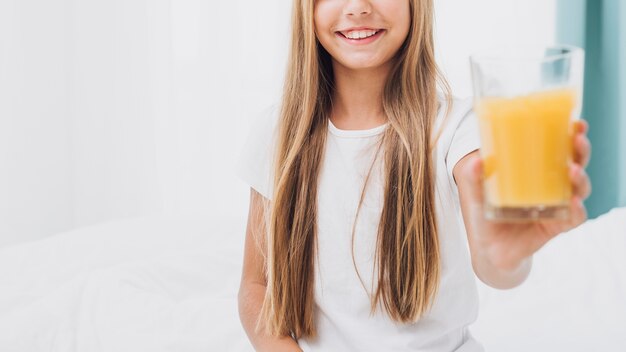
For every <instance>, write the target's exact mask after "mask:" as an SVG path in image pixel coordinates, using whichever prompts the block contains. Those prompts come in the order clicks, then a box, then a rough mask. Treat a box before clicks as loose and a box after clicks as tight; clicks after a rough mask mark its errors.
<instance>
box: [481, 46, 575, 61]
mask: <svg viewBox="0 0 626 352" xmlns="http://www.w3.org/2000/svg"><path fill="white" fill-rule="evenodd" d="M536 49H542V50H544V52H545V51H547V50H550V49H557V50H558V49H562V50H564V51H566V52H563V53H557V54H549V55H544V56H532V55H533V54H524V50H519V51H514V52H513V53H512V54H511V52H510V50H509V51H507V50H499V49H491V50H486V51H478V52H474V53H472V54H470V56H469V58H470V62H472V63H479V62H492V63H493V62H518V63H519V62H526V63H530V62H535V63H536V62H550V61H556V60H559V59H565V58H571V57H575V56H581V55H583V54H584V49H582V48H581V47H578V46H575V45H569V44H554V45H546V46H543V47H540V48H536Z"/></svg>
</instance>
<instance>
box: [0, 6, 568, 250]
mask: <svg viewBox="0 0 626 352" xmlns="http://www.w3.org/2000/svg"><path fill="white" fill-rule="evenodd" d="M435 1H436V9H437V38H438V53H439V61H440V62H441V64H442V65H443V68H444V70H445V71H446V72H447V74H448V77H449V79H450V81H451V84H452V86H453V88H454V90H455V93H456V94H457V95H459V96H466V95H469V94H470V93H471V92H470V91H469V81H468V79H469V70H468V61H467V60H468V54H469V53H470V52H471V51H473V50H476V49H480V48H484V47H490V46H492V45H493V44H497V43H501V42H503V41H515V42H520V43H522V44H524V43H537V42H542V43H550V42H552V41H553V38H554V18H555V2H556V0H527V1H523V2H521V1H517V0H473V1H466V0H435ZM289 8H290V6H289V1H286V0H280V1H279V0H273V1H249V0H229V1H212V0H210V1H206V0H108V1H82V0H81V1H79V0H57V1H54V2H50V1H45V0H3V1H1V2H0V75H1V76H0V140H1V143H2V144H1V146H2V148H0V165H1V166H0V197H1V201H0V246H2V245H6V244H10V243H17V242H22V241H26V240H33V239H37V238H41V237H45V236H48V235H51V234H53V233H56V232H59V231H62V230H67V229H71V228H74V227H79V226H84V225H89V224H94V223H98V222H102V221H107V220H111V219H115V218H120V217H129V216H137V215H146V214H153V213H171V212H184V211H186V209H195V210H196V211H198V210H199V211H204V212H206V214H207V216H218V214H220V213H223V212H239V213H241V214H243V213H245V212H247V197H248V188H247V187H246V185H244V184H243V183H242V182H240V181H239V180H238V179H236V178H234V176H233V174H232V167H233V165H234V159H235V158H236V157H237V156H238V153H239V150H240V147H241V145H242V144H243V142H244V138H245V136H246V135H247V133H248V128H249V124H250V122H251V120H252V119H253V118H255V116H256V113H257V111H259V110H261V109H262V108H264V107H266V106H268V105H269V104H272V103H273V102H276V101H277V99H278V97H279V96H280V87H281V85H282V77H283V69H284V63H285V57H286V50H287V42H288V37H289V31H288V25H289V17H290V9H289Z"/></svg>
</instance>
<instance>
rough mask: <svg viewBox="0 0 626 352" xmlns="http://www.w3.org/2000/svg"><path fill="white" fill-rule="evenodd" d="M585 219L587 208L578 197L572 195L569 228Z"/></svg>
mask: <svg viewBox="0 0 626 352" xmlns="http://www.w3.org/2000/svg"><path fill="white" fill-rule="evenodd" d="M586 220H587V209H586V208H585V205H584V204H583V201H582V199H581V198H579V197H576V196H575V197H572V200H571V203H570V226H571V227H570V230H571V229H573V228H575V227H577V226H578V225H580V224H582V223H583V222H585V221H586Z"/></svg>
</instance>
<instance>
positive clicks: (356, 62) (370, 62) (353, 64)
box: [339, 59, 385, 70]
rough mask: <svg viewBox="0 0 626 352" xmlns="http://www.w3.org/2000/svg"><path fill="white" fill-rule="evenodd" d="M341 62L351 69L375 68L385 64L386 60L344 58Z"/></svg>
mask: <svg viewBox="0 0 626 352" xmlns="http://www.w3.org/2000/svg"><path fill="white" fill-rule="evenodd" d="M339 63H340V64H341V65H342V66H344V67H345V68H347V69H350V70H367V69H374V68H378V67H381V66H383V65H384V64H385V62H384V61H383V60H380V59H347V60H346V59H344V60H340V61H339Z"/></svg>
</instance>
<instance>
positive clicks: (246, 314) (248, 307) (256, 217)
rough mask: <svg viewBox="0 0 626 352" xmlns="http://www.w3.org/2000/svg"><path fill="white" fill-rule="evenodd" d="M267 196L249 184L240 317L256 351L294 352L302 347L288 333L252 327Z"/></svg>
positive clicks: (260, 283)
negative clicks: (258, 329) (279, 333)
mask: <svg viewBox="0 0 626 352" xmlns="http://www.w3.org/2000/svg"><path fill="white" fill-rule="evenodd" d="M268 202H269V201H268V200H267V199H266V198H265V197H263V196H262V195H261V194H259V193H258V192H256V191H255V190H254V189H252V188H250V209H249V212H248V225H247V229H246V241H245V248H244V260H243V271H242V275H241V284H240V286H239V297H238V299H239V319H240V320H241V323H242V325H243V328H244V330H245V331H246V334H247V335H248V339H249V340H250V342H251V343H252V346H253V347H254V349H255V350H256V351H272V352H274V351H276V352H283V351H284V352H297V351H302V350H301V349H300V347H299V346H298V343H297V342H296V341H295V340H294V339H293V338H291V336H283V337H273V336H269V335H266V334H264V333H263V331H262V330H261V331H259V332H257V331H255V329H256V323H257V320H258V318H259V314H260V312H261V307H262V305H263V299H264V297H265V290H266V287H267V281H266V278H265V273H264V270H263V268H264V267H265V260H264V256H263V252H262V251H264V252H266V249H265V245H264V241H262V238H259V236H262V234H264V233H265V224H264V216H263V212H264V210H263V209H264V204H266V205H267V204H268Z"/></svg>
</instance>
